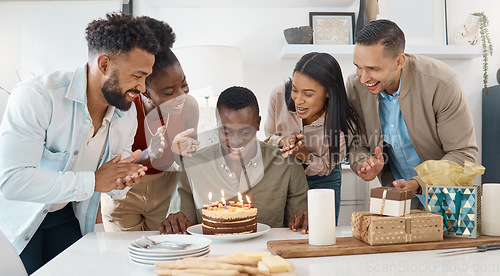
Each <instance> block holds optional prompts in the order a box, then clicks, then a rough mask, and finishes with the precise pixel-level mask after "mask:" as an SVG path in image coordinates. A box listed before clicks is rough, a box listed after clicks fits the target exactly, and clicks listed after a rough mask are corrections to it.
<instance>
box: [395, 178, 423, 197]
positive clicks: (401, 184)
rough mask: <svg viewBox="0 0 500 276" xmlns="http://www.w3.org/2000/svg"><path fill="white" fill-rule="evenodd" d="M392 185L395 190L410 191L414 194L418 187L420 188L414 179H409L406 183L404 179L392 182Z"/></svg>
mask: <svg viewBox="0 0 500 276" xmlns="http://www.w3.org/2000/svg"><path fill="white" fill-rule="evenodd" d="M392 185H394V187H396V188H397V189H405V190H410V191H412V192H413V193H414V194H416V193H417V190H418V187H420V185H418V182H417V180H415V179H410V180H408V181H406V180H404V179H398V180H394V181H393V182H392Z"/></svg>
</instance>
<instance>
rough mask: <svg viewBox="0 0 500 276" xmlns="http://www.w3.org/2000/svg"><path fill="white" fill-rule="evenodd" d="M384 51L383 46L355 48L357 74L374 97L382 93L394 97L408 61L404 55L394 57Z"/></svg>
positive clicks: (356, 46)
mask: <svg viewBox="0 0 500 276" xmlns="http://www.w3.org/2000/svg"><path fill="white" fill-rule="evenodd" d="M384 50H385V49H384V46H383V45H382V44H375V45H361V44H356V45H355V46H354V54H353V61H354V65H355V66H356V68H357V69H356V73H357V75H358V77H359V79H360V81H361V83H363V84H365V85H366V87H367V88H368V91H370V93H372V94H374V95H378V94H380V93H381V92H382V91H385V92H386V93H387V94H391V95H392V94H394V93H395V92H396V91H397V90H398V88H399V79H400V76H401V68H403V65H404V63H405V60H406V57H405V55H404V54H399V55H397V56H395V57H394V56H391V55H389V54H387V53H385V51H384Z"/></svg>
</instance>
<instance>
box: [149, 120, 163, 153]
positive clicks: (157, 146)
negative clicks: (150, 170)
mask: <svg viewBox="0 0 500 276" xmlns="http://www.w3.org/2000/svg"><path fill="white" fill-rule="evenodd" d="M165 129H166V127H165V126H161V127H159V128H158V129H157V130H156V133H155V135H154V136H153V137H151V140H150V141H149V147H148V148H147V151H148V154H149V158H150V159H157V158H160V157H161V156H162V155H163V148H164V147H165Z"/></svg>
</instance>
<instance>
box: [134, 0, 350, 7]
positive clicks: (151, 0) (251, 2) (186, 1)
mask: <svg viewBox="0 0 500 276" xmlns="http://www.w3.org/2000/svg"><path fill="white" fill-rule="evenodd" d="M144 1H145V2H146V3H148V4H149V5H150V6H152V7H160V8H161V7H164V8H214V7H346V6H350V5H352V3H353V2H354V0H211V1H208V0H168V1H165V0H144Z"/></svg>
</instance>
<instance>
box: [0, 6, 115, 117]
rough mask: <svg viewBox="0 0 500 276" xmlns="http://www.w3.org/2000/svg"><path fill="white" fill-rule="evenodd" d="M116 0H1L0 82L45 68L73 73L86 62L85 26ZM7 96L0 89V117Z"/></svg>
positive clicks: (4, 84) (10, 81)
mask: <svg viewBox="0 0 500 276" xmlns="http://www.w3.org/2000/svg"><path fill="white" fill-rule="evenodd" d="M121 3H122V2H121V0H93V1H84V0H80V1H50V2H48V1H36V2H34V1H16V2H14V1H1V2H0V38H1V39H0V41H1V43H0V86H1V87H3V88H5V89H7V90H8V91H10V90H11V89H12V88H13V87H14V85H15V84H16V83H18V82H19V79H21V80H25V79H27V78H30V77H32V76H33V75H39V74H43V73H47V72H51V71H59V70H62V71H73V70H75V69H76V68H77V67H78V66H79V65H81V64H83V63H84V62H86V60H87V42H86V40H85V28H86V27H87V24H88V23H89V22H90V21H92V20H94V19H98V18H100V17H104V16H105V14H106V13H107V12H111V11H120V10H121ZM7 100H8V95H7V93H4V91H0V119H1V118H2V115H3V113H4V110H5V106H6V104H7Z"/></svg>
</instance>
